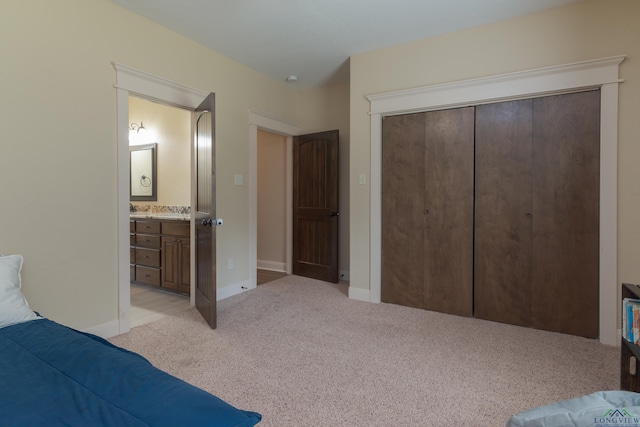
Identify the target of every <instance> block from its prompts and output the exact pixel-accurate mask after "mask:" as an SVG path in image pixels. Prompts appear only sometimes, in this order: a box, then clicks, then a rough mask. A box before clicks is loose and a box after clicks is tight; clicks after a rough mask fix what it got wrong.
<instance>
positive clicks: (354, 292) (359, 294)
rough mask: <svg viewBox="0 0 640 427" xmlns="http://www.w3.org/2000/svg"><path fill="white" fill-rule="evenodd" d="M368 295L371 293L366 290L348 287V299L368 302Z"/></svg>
mask: <svg viewBox="0 0 640 427" xmlns="http://www.w3.org/2000/svg"><path fill="white" fill-rule="evenodd" d="M370 295H371V292H370V291H369V290H368V289H360V288H354V287H353V286H349V298H351V299H354V300H357V301H364V302H370V301H371V299H370Z"/></svg>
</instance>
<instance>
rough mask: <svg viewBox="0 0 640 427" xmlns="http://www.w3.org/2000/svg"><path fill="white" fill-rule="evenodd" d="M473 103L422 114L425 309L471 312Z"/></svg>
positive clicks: (468, 313)
mask: <svg viewBox="0 0 640 427" xmlns="http://www.w3.org/2000/svg"><path fill="white" fill-rule="evenodd" d="M473 139H474V108H473V107H467V108H458V109H452V110H442V111H432V112H428V113H426V116H425V144H424V145H425V156H424V164H425V166H424V172H425V174H424V185H425V191H424V233H425V234H424V248H425V249H424V275H425V285H424V308H426V309H428V310H434V311H440V312H443V313H450V314H456V315H459V316H472V315H473V179H474V177H473V145H474V141H473Z"/></svg>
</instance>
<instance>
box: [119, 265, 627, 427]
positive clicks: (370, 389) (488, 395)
mask: <svg viewBox="0 0 640 427" xmlns="http://www.w3.org/2000/svg"><path fill="white" fill-rule="evenodd" d="M111 341H112V342H113V343H114V344H116V345H119V346H122V347H125V348H127V349H130V350H133V351H136V352H138V353H141V354H142V355H144V356H145V357H147V358H148V359H149V360H150V361H151V362H152V363H153V364H155V365H156V366H157V367H159V368H160V369H163V370H165V371H168V372H169V373H171V374H173V375H175V376H177V377H179V378H182V379H184V380H186V381H187V382H189V383H191V384H194V385H196V386H198V387H201V388H203V389H205V390H207V391H209V392H211V393H213V394H215V395H217V396H219V397H220V398H222V399H224V400H226V401H227V402H229V403H231V404H233V405H234V406H237V407H239V408H242V409H248V410H253V411H257V412H260V413H261V414H262V415H263V421H262V422H261V423H260V424H259V425H260V426H261V427H267V426H273V427H276V426H277V427H288V426H291V427H294V426H295V427H303V426H367V427H370V426H385V427H389V426H403V427H406V426H465V427H468V426H483V427H484V426H504V425H505V423H506V421H507V420H508V418H509V417H510V416H511V415H513V414H515V413H517V412H520V411H523V410H525V409H529V408H531V407H535V406H539V405H544V404H548V403H551V402H554V401H557V400H562V399H567V398H571V397H576V396H580V395H583V394H587V393H592V392H594V391H598V390H609V389H616V388H618V387H619V359H620V354H619V349H618V348H615V347H609V346H604V345H601V344H599V343H598V342H596V341H593V340H588V339H584V338H579V337H574V336H569V335H563V334H558V333H552V332H545V331H539V330H534V329H527V328H521V327H517V326H511V325H504V324H500V323H494V322H488V321H483V320H478V319H468V318H462V317H457V316H451V315H446V314H440V313H434V312H429V311H424V310H417V309H412V308H407V307H401V306H395V305H391V304H370V303H365V302H359V301H354V300H350V299H348V298H347V297H346V287H345V286H344V285H333V284H329V283H325V282H320V281H316V280H311V279H306V278H301V277H297V276H288V277H285V278H283V279H279V280H276V281H274V282H271V283H268V284H265V285H261V286H260V287H258V288H257V289H255V290H251V291H249V292H245V293H243V294H240V295H236V296H233V297H231V298H227V299H225V300H223V301H220V302H219V303H218V329H217V330H211V329H209V328H208V327H207V326H206V325H205V323H204V322H203V321H202V320H201V318H200V316H199V314H198V313H197V311H196V310H195V309H191V310H189V311H187V312H182V313H178V314H175V315H169V316H167V317H165V318H163V319H161V320H158V321H155V322H152V323H149V324H146V325H142V326H139V327H136V328H134V329H132V331H131V332H130V333H128V334H125V335H121V336H118V337H114V338H113V339H111Z"/></svg>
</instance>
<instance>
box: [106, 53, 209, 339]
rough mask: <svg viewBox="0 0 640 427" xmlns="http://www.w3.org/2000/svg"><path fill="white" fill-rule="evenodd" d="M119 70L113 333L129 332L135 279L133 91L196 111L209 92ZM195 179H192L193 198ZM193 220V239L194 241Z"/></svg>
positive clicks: (192, 156) (117, 68)
mask: <svg viewBox="0 0 640 427" xmlns="http://www.w3.org/2000/svg"><path fill="white" fill-rule="evenodd" d="M112 65H113V67H114V68H115V70H116V84H115V88H116V110H117V129H118V134H117V135H118V136H117V140H118V142H117V144H118V150H117V151H118V160H117V163H118V199H117V200H118V203H117V206H118V330H117V331H113V333H112V334H111V335H112V336H113V335H118V334H123V333H126V332H129V330H130V328H131V318H130V311H131V288H130V286H131V281H130V275H129V95H135V96H138V97H140V98H143V99H147V100H149V101H154V102H158V103H160V104H165V105H170V106H173V107H178V108H183V109H186V110H190V111H193V110H194V109H195V108H196V107H197V106H198V105H200V103H201V102H202V100H203V99H204V98H206V96H207V95H208V93H207V92H202V91H199V90H197V89H193V88H190V87H188V86H184V85H181V84H178V83H174V82H172V81H170V80H167V79H163V78H161V77H157V76H154V75H151V74H148V73H145V72H143V71H139V70H136V69H134V68H131V67H127V66H125V65H122V64H117V63H115V62H112ZM190 146H191V159H192V160H191V163H192V164H191V174H192V176H193V173H194V170H195V168H194V167H193V158H194V155H193V144H190ZM194 187H195V180H194V179H193V178H192V179H191V194H192V200H193V194H194ZM194 235H195V233H194V223H193V221H191V239H192V241H194ZM194 252H195V245H191V305H193V304H194V286H195V279H194V271H195V254H194Z"/></svg>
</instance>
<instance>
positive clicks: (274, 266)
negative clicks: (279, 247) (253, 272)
mask: <svg viewBox="0 0 640 427" xmlns="http://www.w3.org/2000/svg"><path fill="white" fill-rule="evenodd" d="M257 266H258V268H259V269H261V270H272V271H279V272H281V273H286V271H287V264H286V263H284V262H276V261H265V260H261V259H259V260H258V262H257Z"/></svg>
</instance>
